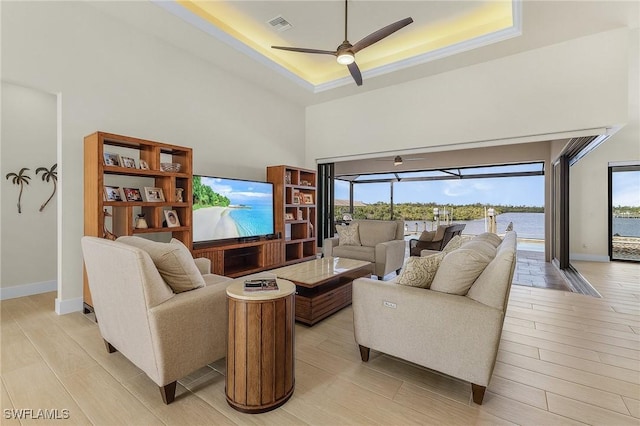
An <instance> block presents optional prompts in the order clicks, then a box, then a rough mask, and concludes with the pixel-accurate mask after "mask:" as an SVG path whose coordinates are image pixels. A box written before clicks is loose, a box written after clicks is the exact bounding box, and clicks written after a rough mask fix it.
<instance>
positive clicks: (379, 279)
mask: <svg viewBox="0 0 640 426" xmlns="http://www.w3.org/2000/svg"><path fill="white" fill-rule="evenodd" d="M376 277H378V281H382V279H383V278H384V277H381V276H380V275H376Z"/></svg>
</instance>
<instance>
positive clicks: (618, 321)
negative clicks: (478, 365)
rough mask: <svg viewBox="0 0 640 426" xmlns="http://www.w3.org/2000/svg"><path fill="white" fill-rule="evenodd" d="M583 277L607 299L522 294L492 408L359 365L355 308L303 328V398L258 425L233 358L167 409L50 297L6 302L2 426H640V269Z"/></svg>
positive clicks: (586, 268)
mask: <svg viewBox="0 0 640 426" xmlns="http://www.w3.org/2000/svg"><path fill="white" fill-rule="evenodd" d="M574 266H576V267H577V268H578V270H579V271H580V273H581V274H583V275H584V276H585V277H586V278H587V279H588V280H589V281H590V282H591V283H592V284H593V285H594V287H596V288H597V290H598V291H599V292H600V293H601V294H602V295H603V297H604V298H603V299H597V298H593V297H590V296H585V295H580V294H575V293H570V292H564V291H557V290H550V289H540V288H535V287H524V286H513V287H512V291H511V297H510V303H509V309H508V312H507V317H506V320H505V326H504V332H503V335H502V341H501V346H500V351H499V356H498V362H497V364H496V368H495V371H494V375H493V378H492V380H491V384H490V385H489V388H488V391H487V394H486V395H485V400H484V404H483V405H482V406H478V405H474V404H473V403H472V402H471V401H470V399H471V395H470V394H471V392H470V386H469V384H468V383H464V382H461V381H459V380H456V379H453V378H450V377H445V376H442V375H439V374H437V373H434V372H431V371H429V370H426V369H423V368H420V367H418V366H415V365H412V364H409V363H406V362H403V361H401V360H398V359H394V358H391V357H389V356H386V355H383V354H380V353H378V352H374V351H372V356H371V359H370V361H369V362H368V363H362V362H361V361H360V357H359V354H358V349H357V346H356V345H355V343H354V340H353V322H352V311H351V308H347V309H344V310H342V311H340V312H339V313H337V314H336V315H334V316H332V317H330V318H328V319H326V320H325V321H322V322H321V323H319V324H317V325H316V326H314V327H311V328H310V327H306V326H302V325H296V389H295V392H294V394H293V397H292V398H291V400H289V402H287V403H286V404H285V405H283V406H282V407H280V408H278V409H276V410H274V411H272V412H269V413H265V414H259V415H249V414H242V413H239V412H237V411H235V410H233V409H232V408H230V407H229V406H228V405H227V403H226V400H225V395H224V360H221V361H219V362H216V363H214V364H213V365H211V366H208V367H204V368H202V369H200V370H198V371H196V372H194V373H193V374H191V375H189V376H188V377H185V378H184V379H182V380H181V381H180V384H179V386H178V391H177V394H178V397H177V399H176V401H175V402H174V403H173V404H171V405H169V406H165V405H164V404H163V403H162V401H161V398H160V394H159V392H158V389H157V387H156V386H155V384H154V383H152V382H151V381H150V380H149V379H148V378H147V377H146V376H145V375H144V374H143V373H141V372H140V370H138V369H137V368H136V367H135V366H133V365H132V364H131V363H130V362H129V361H127V360H126V359H125V358H124V357H123V356H122V355H121V354H120V353H114V354H108V353H107V352H106V350H105V348H104V345H103V343H102V339H101V338H100V335H99V332H98V328H97V326H96V324H95V323H94V322H92V321H91V320H90V319H89V318H87V317H86V316H84V315H82V314H80V313H74V314H70V315H65V316H57V315H56V314H55V313H54V312H53V305H54V297H55V295H54V294H52V293H48V294H41V295H36V296H30V297H25V298H20V299H13V300H6V301H3V302H1V303H0V309H1V311H0V318H1V320H0V327H1V333H2V334H1V338H2V341H1V349H2V352H1V355H2V358H1V360H0V372H1V378H2V383H1V395H0V396H1V401H2V409H3V418H2V424H3V425H5V424H6V425H11V424H20V423H19V422H18V421H16V420H10V419H6V418H4V413H5V411H4V409H13V408H16V409H19V408H23V409H24V408H31V409H34V410H35V409H39V408H42V409H45V408H46V409H59V410H62V409H66V410H69V415H70V418H69V419H68V420H65V421H60V420H58V421H55V423H57V424H61V423H64V424H67V423H69V424H96V425H116V424H118V425H119V424H135V425H138V424H176V425H188V424H198V425H203V424H211V425H214V424H215V425H218V424H274V425H286V424H296V425H299V424H322V425H343V424H367V425H370V424H372V425H377V424H380V425H407V424H438V425H440V424H447V425H449V424H461V425H467V424H491V425H493V424H522V425H564V424H598V425H627V424H629V425H639V424H640V308H639V305H640V283H639V276H640V265H638V264H630V263H616V262H612V263H586V262H576V263H575V265H574ZM203 332H206V331H203ZM416 333H417V335H419V330H416ZM39 422H40V423H43V422H42V421H39ZM23 423H25V424H29V423H35V422H27V421H23ZM40 423H39V424H40ZM44 423H47V422H44Z"/></svg>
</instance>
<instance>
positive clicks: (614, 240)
mask: <svg viewBox="0 0 640 426" xmlns="http://www.w3.org/2000/svg"><path fill="white" fill-rule="evenodd" d="M609 200H610V202H609V231H610V232H609V256H610V258H611V260H628V261H635V262H640V165H635V166H614V167H609Z"/></svg>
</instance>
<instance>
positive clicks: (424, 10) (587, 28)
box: [91, 0, 640, 105]
mask: <svg viewBox="0 0 640 426" xmlns="http://www.w3.org/2000/svg"><path fill="white" fill-rule="evenodd" d="M240 3H241V5H240V6H241V9H242V10H244V11H245V12H244V13H249V14H251V13H256V14H258V15H259V16H269V17H270V18H271V17H274V16H276V15H279V14H281V15H283V16H285V17H286V18H287V19H291V20H292V21H294V22H293V23H294V25H296V27H297V26H298V24H296V22H302V24H301V25H300V27H303V28H306V27H308V31H298V32H295V33H293V32H292V33H290V35H289V36H286V38H284V39H283V44H284V45H289V44H290V45H294V46H300V47H310V48H319V49H327V50H333V49H335V47H336V46H337V44H339V43H340V42H341V41H342V40H341V39H342V35H341V34H342V31H343V30H341V29H340V27H341V25H342V24H341V20H342V19H344V18H343V9H342V8H343V7H344V4H343V3H342V2H341V1H332V0H326V1H313V0H298V1H242V2H240ZM470 3H475V2H458V1H450V0H449V1H370V0H355V1H354V2H353V5H352V6H350V12H349V15H350V17H349V22H350V23H349V25H350V28H351V29H350V30H349V33H350V35H349V38H350V39H351V40H350V41H351V42H352V43H354V42H355V41H357V40H359V39H360V38H361V37H362V36H364V35H366V34H368V33H370V32H372V31H375V30H376V29H378V28H379V27H382V26H384V25H387V24H389V23H391V22H394V21H396V20H398V19H401V18H404V17H406V16H412V17H413V18H414V20H415V19H416V17H421V18H423V17H429V16H431V18H432V19H436V20H437V19H438V18H439V17H441V15H440V14H447V13H448V14H455V13H456V11H457V10H460V11H463V10H465V8H468V7H469V6H470ZM91 4H92V5H93V6H94V7H96V8H98V9H100V10H102V11H103V12H105V13H107V14H109V15H111V16H114V17H116V18H117V19H120V20H122V21H125V22H127V23H129V24H131V25H133V26H135V27H137V28H139V29H140V30H141V31H143V32H145V33H148V34H151V35H153V36H155V37H158V38H160V39H163V40H165V41H166V42H168V43H170V44H172V45H174V46H176V47H178V48H180V49H183V50H185V51H187V52H190V53H192V54H194V55H196V56H198V57H201V58H202V59H204V60H206V61H208V62H210V63H212V64H214V65H216V66H217V67H219V68H222V69H224V70H227V71H229V72H230V73H232V74H233V75H236V76H238V77H241V78H244V79H245V80H247V81H248V82H250V83H252V84H255V85H257V86H260V87H262V88H264V89H265V90H268V91H271V92H275V93H277V94H278V95H279V96H282V97H284V98H286V99H289V100H291V101H293V102H295V103H298V104H300V105H312V104H316V103H321V102H326V101H329V100H332V99H337V98H340V97H345V96H350V95H354V94H358V93H362V92H364V91H369V90H375V89H379V88H382V87H387V86H391V85H395V84H400V83H404V82H407V81H411V80H414V79H418V78H422V77H426V76H429V75H434V74H438V73H442V72H446V71H450V70H452V69H456V68H460V67H465V66H469V65H472V64H476V63H481V62H485V61H489V60H493V59H496V58H500V57H503V56H507V55H512V54H516V53H518V52H521V51H526V50H530V49H535V48H538V47H543V46H547V45H551V44H556V43H560V42H562V41H565V40H570V39H574V38H577V37H582V36H586V35H589V34H594V33H598V32H602V31H606V30H611V29H615V28H620V27H629V28H637V27H638V22H639V20H640V19H639V15H640V8H639V4H640V2H638V1H620V2H617V1H523V2H521V4H520V7H521V14H522V15H521V16H522V35H521V36H519V37H514V38H511V39H508V40H504V41H501V42H498V43H494V44H491V45H487V46H483V47H479V48H476V49H473V50H469V51H465V52H462V53H457V54H455V55H453V56H449V57H444V58H441V59H437V60H434V61H430V62H427V63H422V64H418V65H414V66H411V67H407V68H403V69H400V70H398V71H394V72H391V73H387V74H384V75H379V76H375V77H369V78H367V77H366V75H365V81H364V85H363V86H360V87H358V86H356V85H355V84H349V85H345V86H340V87H337V88H334V89H331V90H327V91H324V92H320V93H313V92H310V91H309V90H308V89H307V88H305V87H303V86H301V85H300V84H299V83H296V82H294V81H293V80H291V79H290V78H288V77H286V76H285V75H284V74H283V73H282V72H281V71H279V70H277V69H276V67H274V66H269V65H265V64H264V63H262V62H260V61H258V60H256V59H254V58H255V56H253V57H252V56H251V54H250V52H248V51H247V49H246V48H245V49H244V52H242V51H240V50H238V48H236V47H233V46H231V45H229V44H227V43H226V42H224V41H221V40H220V39H218V38H216V37H214V36H212V35H210V34H208V33H207V32H205V31H203V30H202V29H199V28H196V27H195V26H193V25H191V24H189V23H187V22H186V21H185V20H183V19H181V18H179V17H177V16H176V15H174V14H172V13H170V12H168V11H167V10H166V9H165V8H164V7H161V6H159V5H158V4H156V3H154V2H151V1H148V0H145V1H132V2H92V3H91ZM471 6H473V5H471ZM434 10H438V13H435V12H433V11H434ZM430 12H433V13H431V15H430ZM336 15H337V16H336ZM405 15H406V16H405ZM449 16H450V15H449ZM431 18H423V19H431ZM267 19H269V18H267ZM434 22H435V21H434ZM311 23H314V24H313V25H312V24H311ZM411 25H416V27H418V25H417V24H416V23H414V24H411ZM434 25H435V24H434ZM409 27H410V26H409ZM409 27H407V28H405V29H408V28H409ZM401 31H403V30H401ZM336 32H337V34H336ZM351 34H353V35H351ZM283 37H284V36H283ZM392 37H393V36H392ZM235 44H236V45H239V43H237V42H236V43H235ZM240 48H241V49H242V47H240ZM371 49H373V47H371ZM292 54H293V53H292ZM300 55H302V54H300ZM318 56H320V55H318ZM316 59H317V60H320V58H316ZM332 59H333V58H331V57H328V60H330V61H331V60H332ZM314 60H315V59H314Z"/></svg>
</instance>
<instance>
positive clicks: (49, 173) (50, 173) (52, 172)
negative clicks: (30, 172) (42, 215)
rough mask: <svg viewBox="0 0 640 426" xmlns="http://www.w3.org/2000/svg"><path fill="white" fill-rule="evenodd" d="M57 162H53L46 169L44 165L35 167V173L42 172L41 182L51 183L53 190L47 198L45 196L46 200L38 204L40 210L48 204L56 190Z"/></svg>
mask: <svg viewBox="0 0 640 426" xmlns="http://www.w3.org/2000/svg"><path fill="white" fill-rule="evenodd" d="M57 169H58V163H56V164H54V165H53V166H51V169H47V168H46V167H38V168H37V169H36V175H37V174H38V173H40V172H42V181H43V182H45V181H46V182H51V183H52V184H53V192H52V193H51V196H50V197H49V198H47V201H45V202H44V203H42V205H41V206H40V211H42V210H44V208H45V207H46V206H47V204H49V201H51V199H52V198H53V196H54V195H56V190H57V189H58V185H57V182H58V171H57Z"/></svg>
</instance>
